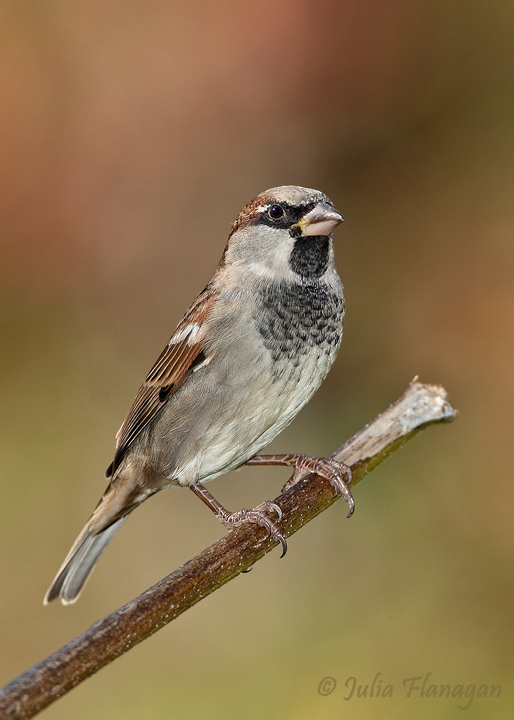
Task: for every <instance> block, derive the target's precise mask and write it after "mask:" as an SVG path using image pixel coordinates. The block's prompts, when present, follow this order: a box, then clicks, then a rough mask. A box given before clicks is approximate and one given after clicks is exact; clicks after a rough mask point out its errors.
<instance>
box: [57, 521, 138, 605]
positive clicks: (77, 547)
mask: <svg viewBox="0 0 514 720" xmlns="http://www.w3.org/2000/svg"><path fill="white" fill-rule="evenodd" d="M126 519H127V515H124V516H123V517H122V518H120V519H119V520H116V522H114V523H112V525H109V527H107V528H105V530H102V531H101V532H99V533H98V534H96V535H93V534H92V533H91V529H90V528H91V525H90V523H88V524H87V525H86V527H85V528H84V529H83V531H82V532H81V533H80V535H79V536H78V538H77V539H76V541H75V543H74V545H73V547H72V548H71V550H70V552H69V553H68V555H67V557H66V560H65V561H64V562H63V564H62V566H61V568H60V570H59V572H58V573H57V575H56V577H55V579H54V581H53V583H52V584H51V585H50V587H49V589H48V592H47V593H46V595H45V599H44V604H45V605H47V604H48V603H49V602H52V600H55V598H57V597H60V598H61V602H62V603H63V605H70V604H71V603H73V602H75V600H77V598H78V596H79V595H80V593H81V591H82V588H83V587H84V585H85V584H86V581H87V579H88V578H89V576H90V575H91V572H92V570H93V568H94V567H95V565H96V563H97V561H98V559H99V557H100V555H101V554H102V552H103V551H104V550H105V548H106V547H107V545H108V544H109V542H110V541H111V540H112V538H113V537H114V536H115V534H116V533H117V532H118V530H119V529H120V527H121V526H122V524H123V523H124V521H125V520H126Z"/></svg>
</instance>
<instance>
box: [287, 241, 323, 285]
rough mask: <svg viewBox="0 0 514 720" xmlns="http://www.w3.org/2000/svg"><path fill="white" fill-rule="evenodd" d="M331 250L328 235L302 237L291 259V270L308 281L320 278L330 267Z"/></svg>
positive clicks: (296, 243)
mask: <svg viewBox="0 0 514 720" xmlns="http://www.w3.org/2000/svg"><path fill="white" fill-rule="evenodd" d="M329 248H330V240H329V237H328V235H311V236H307V237H304V236H303V235H300V237H298V238H297V239H296V242H295V244H294V246H293V250H292V252H291V257H290V258H289V265H290V266H291V270H292V271H293V272H295V273H296V274H297V275H300V277H302V278H304V279H306V280H310V279H316V278H320V277H321V276H322V275H323V274H324V273H325V271H326V269H327V267H328V257H329Z"/></svg>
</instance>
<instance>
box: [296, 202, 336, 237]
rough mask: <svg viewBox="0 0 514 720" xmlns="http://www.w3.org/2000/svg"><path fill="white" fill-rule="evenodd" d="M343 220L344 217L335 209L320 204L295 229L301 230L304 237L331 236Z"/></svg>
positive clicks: (325, 204) (322, 203)
mask: <svg viewBox="0 0 514 720" xmlns="http://www.w3.org/2000/svg"><path fill="white" fill-rule="evenodd" d="M343 220H344V217H343V216H342V215H341V213H340V212H337V210H336V209H335V208H333V207H332V206H331V205H328V204H327V203H324V202H320V203H318V204H317V205H316V207H315V208H313V209H312V210H310V211H309V212H308V213H306V214H305V215H304V216H303V218H302V219H301V220H300V222H298V223H297V224H296V226H295V227H299V228H301V231H302V235H330V233H331V232H332V231H333V230H334V228H336V227H337V226H338V225H339V223H341V222H343Z"/></svg>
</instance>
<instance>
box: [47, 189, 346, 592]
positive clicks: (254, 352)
mask: <svg viewBox="0 0 514 720" xmlns="http://www.w3.org/2000/svg"><path fill="white" fill-rule="evenodd" d="M342 220H343V217H342V215H341V214H340V213H339V212H338V211H337V210H335V209H334V207H333V205H332V203H331V202H330V200H329V199H328V198H327V197H326V195H324V194H323V193H321V192H319V191H317V190H309V189H306V188H302V187H296V186H292V185H291V186H284V187H278V188H273V189H271V190H267V191H266V192H264V193H262V194H261V195H258V196H257V197H256V198H255V199H254V200H252V202H250V203H248V205H246V206H245V207H244V208H243V210H242V211H241V213H240V214H239V216H238V217H237V219H236V221H235V223H234V224H233V226H232V229H231V231H230V234H229V237H228V242H227V245H226V247H225V251H224V253H223V256H222V258H221V261H220V263H219V265H218V268H217V270H216V272H215V273H214V276H213V278H212V280H211V281H210V282H209V284H208V285H207V287H206V288H205V290H203V292H201V293H200V295H199V296H198V297H197V298H196V300H195V301H194V302H193V304H192V305H191V307H190V308H189V310H188V311H187V313H186V314H185V316H184V318H183V319H182V321H181V322H180V323H179V325H178V327H177V329H176V330H175V333H174V335H173V337H172V338H171V340H170V341H169V343H168V344H167V345H166V347H165V349H164V351H163V352H162V354H161V356H160V357H159V359H158V360H157V362H156V363H155V365H154V366H153V368H152V370H151V371H150V373H149V374H148V376H147V378H146V380H145V382H144V383H143V385H142V386H141V388H140V390H139V392H138V394H137V396H136V399H135V401H134V404H133V405H132V408H131V410H130V412H129V414H128V416H127V418H126V420H125V422H124V423H123V425H122V426H121V428H120V430H119V432H118V434H117V436H116V439H117V444H116V453H115V456H114V460H113V462H112V463H111V465H110V466H109V468H108V470H107V472H106V475H107V477H109V478H110V483H109V486H108V488H107V490H106V492H105V494H104V496H103V497H102V499H101V500H100V502H99V504H98V505H97V507H96V509H95V511H94V513H93V515H92V516H91V518H90V520H89V521H88V523H87V524H86V526H85V527H84V529H83V530H82V532H81V533H80V535H79V537H78V538H77V540H76V542H75V544H74V545H73V547H72V548H71V550H70V552H69V554H68V556H67V558H66V560H65V561H64V563H63V565H62V567H61V569H60V570H59V572H58V573H57V576H56V578H55V580H54V581H53V583H52V585H51V586H50V589H49V590H48V592H47V594H46V596H45V600H44V602H45V604H46V603H49V602H51V601H52V600H54V599H55V598H57V597H60V598H61V600H62V602H63V604H69V603H72V602H74V601H75V600H76V599H77V597H78V596H79V593H80V592H81V590H82V588H83V586H84V584H85V582H86V580H87V579H88V577H89V575H90V573H91V571H92V569H93V567H94V566H95V564H96V562H97V560H98V558H99V557H100V554H101V553H102V551H103V550H104V549H105V547H106V546H107V544H108V543H109V542H110V540H111V539H112V538H113V537H114V535H115V533H116V532H117V531H118V530H119V528H120V527H121V525H122V524H123V522H124V521H125V520H126V519H127V517H128V515H129V513H131V512H132V510H134V508H136V507H137V506H138V505H139V504H140V503H142V502H143V501H144V500H146V499H147V498H148V497H150V496H151V495H153V494H154V493H156V492H157V491H159V490H162V489H163V488H169V487H174V486H177V485H182V486H187V487H189V488H190V489H191V490H192V491H193V492H194V493H195V494H196V495H198V496H199V497H200V498H201V499H202V500H203V502H205V503H206V504H207V505H208V507H209V508H210V509H211V510H212V511H213V512H214V513H215V514H216V515H217V517H218V518H219V520H220V521H221V522H222V523H223V524H224V525H225V526H226V527H228V528H232V527H235V526H238V525H240V524H241V523H246V522H253V523H257V524H259V525H262V526H264V527H265V528H266V529H267V530H268V533H269V534H270V535H272V537H273V538H274V539H276V540H278V541H280V542H281V543H282V546H283V552H285V550H286V544H285V539H284V538H283V536H282V535H281V534H280V532H279V530H278V528H277V526H276V525H275V524H274V522H273V520H272V519H271V518H270V517H268V514H276V516H277V518H278V520H280V518H281V514H282V513H281V510H280V508H279V507H278V505H276V504H274V503H270V502H265V503H262V504H261V505H259V506H258V507H256V508H253V509H252V510H239V511H237V512H234V513H230V512H228V511H227V510H225V509H224V508H223V507H222V506H221V505H220V504H219V503H218V502H217V500H215V498H214V497H213V496H212V495H211V493H210V492H209V491H208V490H207V489H206V488H205V486H204V485H203V483H205V482H207V480H212V479H213V478H215V477H217V476H218V475H221V474H222V473H225V472H228V471H229V470H234V469H235V468H237V467H239V466H240V465H243V464H245V463H247V464H252V465H270V464H271V465H288V466H292V467H294V468H295V472H294V475H293V478H292V481H290V483H291V482H295V481H296V480H297V479H298V478H299V477H300V476H301V475H302V474H303V473H305V472H307V471H314V472H317V473H318V474H320V475H323V476H324V477H326V478H327V479H328V480H330V482H331V483H332V484H333V485H334V487H335V488H336V489H337V491H338V492H339V493H341V494H342V495H343V496H344V498H345V500H346V502H348V504H349V506H350V512H349V516H350V515H351V514H352V512H353V507H354V504H353V499H352V496H351V494H350V492H349V490H348V487H347V485H346V483H345V481H344V478H345V477H346V478H348V477H349V470H348V468H346V467H345V466H343V465H341V464H339V463H336V462H335V461H333V460H329V459H325V458H309V457H306V456H303V455H263V456H260V455H256V453H257V452H259V450H261V448H263V447H264V446H265V445H267V444H268V443H269V442H270V441H271V440H273V438H274V437H275V436H276V435H277V434H278V433H279V432H280V431H281V430H283V429H284V428H285V427H286V426H287V425H288V424H289V423H290V422H291V421H292V420H293V418H294V417H295V415H296V414H297V413H298V411H299V410H300V409H301V408H302V407H303V406H304V405H305V403H306V402H307V401H308V400H309V399H310V398H311V396H312V395H313V393H314V392H315V391H316V390H317V388H318V387H319V385H320V384H321V382H322V381H323V379H324V378H325V376H326V374H327V372H328V370H329V368H330V366H331V365H332V363H333V361H334V359H335V356H336V353H337V350H338V348H339V344H340V342H341V335H342V330H343V315H344V297H343V286H342V284H341V280H340V279H339V276H338V274H337V271H336V269H335V266H334V253H333V247H332V231H333V230H334V228H335V227H336V226H337V225H339V223H340V222H341V221H342ZM288 484H289V483H288Z"/></svg>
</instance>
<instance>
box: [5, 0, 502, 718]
mask: <svg viewBox="0 0 514 720" xmlns="http://www.w3.org/2000/svg"><path fill="white" fill-rule="evenodd" d="M0 48H1V50H0V85H1V89H0V97H1V105H0V214H1V218H0V232H1V247H0V301H1V310H0V323H1V330H0V338H1V353H0V363H1V367H0V383H1V386H0V387H1V389H0V393H1V412H0V423H1V429H0V452H1V463H0V484H1V485H0V486H1V492H2V502H1V506H0V563H1V572H2V592H1V611H0V616H1V627H0V638H1V641H0V642H1V653H0V683H1V684H3V682H7V681H8V680H10V679H11V678H12V677H14V676H15V675H17V674H18V673H20V672H22V671H23V670H25V669H26V668H27V667H29V666H30V665H32V664H33V663H35V662H37V661H38V660H40V659H42V658H43V657H44V656H46V655H47V654H49V653H50V652H52V651H53V650H55V649H57V648H58V647H59V646H61V645H62V644H63V643H65V642H66V641H68V640H70V639H71V638H73V637H74V636H75V635H77V634H78V633H80V632H81V631H83V630H84V629H85V628H87V627H88V626H89V625H90V624H91V623H92V622H93V621H95V620H96V619H98V618H100V617H102V616H104V615H106V614H107V613H109V612H111V611H112V610H114V609H115V608H117V607H119V606H120V605H121V604H123V603H124V602H126V601H128V600H130V599H131V598H132V597H134V596H136V595H137V594H139V593H140V592H142V591H143V590H145V589H146V588H147V587H149V586H150V585H151V584H153V583H155V582H156V581H158V580H159V579H160V578H161V577H163V576H164V575H166V574H167V573H168V572H170V571H171V570H173V569H175V568H176V567H178V566H179V565H180V564H182V563H183V562H184V561H186V560H188V559H189V558H191V557H192V556H193V555H194V554H196V553H197V552H198V551H200V550H201V549H203V548H204V547H206V546H207V545H209V544H211V543H212V542H213V541H214V540H216V539H217V538H218V537H220V536H221V535H222V534H223V528H221V526H220V525H219V523H218V522H217V521H216V520H215V518H214V517H212V516H211V514H210V513H209V512H208V511H207V510H206V509H205V508H204V507H203V506H202V504H201V503H199V502H198V500H197V499H196V498H194V496H193V495H192V493H188V492H186V491H180V490H176V491H173V492H169V493H161V494H160V495H158V496H157V499H154V500H152V501H150V502H148V503H145V505H144V506H143V507H141V508H140V509H139V510H138V511H137V512H136V513H134V515H133V516H132V517H131V519H130V521H129V522H128V523H127V524H126V525H125V526H124V527H123V530H122V531H121V532H120V534H119V536H118V537H116V540H115V541H114V542H113V544H112V546H111V547H110V548H109V550H108V552H107V553H106V554H105V556H104V557H103V558H102V561H101V562H100V564H99V566H98V569H97V570H96V572H95V574H94V575H93V577H92V579H91V581H90V583H89V584H88V586H87V589H86V591H85V593H84V595H83V596H82V597H81V599H80V601H79V603H78V604H77V605H74V606H72V607H69V608H63V607H62V606H60V605H58V604H53V605H51V606H50V607H46V608H43V606H42V598H43V595H44V592H45V590H46V589H47V587H48V585H49V583H50V581H51V580H52V578H53V576H54V574H55V572H56V570H57V569H58V567H59V565H60V563H61V562H62V560H63V558H64V556H65V554H66V553H67V551H68V549H69V546H70V545H71V543H72V542H73V540H74V539H75V537H76V535H77V534H78V532H79V530H80V529H81V527H82V525H83V524H84V522H85V521H86V519H87V518H88V516H89V514H90V512H91V511H92V509H93V507H94V505H95V504H96V502H97V501H98V499H99V497H100V495H101V493H102V492H103V490H104V487H105V479H104V477H103V473H104V470H105V468H106V467H107V465H108V464H109V462H110V461H111V459H112V455H113V448H114V435H115V433H116V431H117V429H118V427H119V425H120V424H121V421H122V420H123V418H124V416H125V413H126V412H127V410H128V408H129V406H130V404H131V402H132V399H133V396H134V394H135V392H136V390H137V388H138V386H139V384H140V382H141V381H142V379H143V377H144V376H145V374H146V373H147V371H148V370H149V368H150V366H151V365H152V363H153V362H154V360H155V359H156V357H157V356H158V354H159V353H160V351H161V349H162V347H163V346H164V344H165V343H166V342H167V340H168V338H169V336H170V334H171V332H172V330H173V329H174V327H175V325H176V323H177V322H178V321H179V319H180V317H181V316H182V313H183V312H184V310H185V309H186V307H187V306H188V304H189V303H190V301H191V300H192V299H193V298H194V297H195V295H196V294H197V293H198V292H199V291H200V290H201V289H202V288H203V286H204V285H205V283H206V281H207V280H208V279H209V278H210V276H211V274H212V271H213V269H214V267H215V266H216V264H217V261H218V259H219V257H220V255H221V251H222V248H223V246H224V243H225V239H226V235H227V232H228V229H229V227H230V224H231V222H232V221H233V219H234V218H235V216H236V215H237V213H238V211H239V210H240V208H241V207H242V206H243V204H244V203H245V202H247V201H248V200H250V199H251V198H252V197H253V196H255V195H256V194H257V193H258V192H260V191H262V190H264V189H266V188H268V187H271V186H275V185H281V184H289V183H291V184H300V185H306V186H309V187H316V188H319V189H321V190H323V191H325V192H326V193H327V194H328V195H329V196H330V197H331V198H332V200H333V201H334V203H335V205H336V207H338V208H339V209H340V210H341V211H342V212H343V214H344V215H345V216H346V223H345V224H344V225H343V226H342V228H341V229H339V230H338V231H337V234H336V254H337V263H338V267H339V271H340V274H341V276H342V279H343V282H344V283H345V287H346V295H347V322H346V328H345V337H344V340H343V345H342V349H341V352H340V354H339V357H338V360H337V362H336V365H335V367H334V369H333V370H332V372H331V374H330V376H329V378H328V379H327V381H326V382H325V384H324V386H323V387H322V389H321V390H320V391H319V392H318V393H317V395H316V397H315V398H314V399H313V400H312V402H311V403H310V404H309V406H308V407H307V408H306V409H305V410H304V411H303V412H302V413H301V415H300V416H299V417H298V418H297V420H295V422H294V423H293V425H292V426H291V427H290V428H289V429H288V430H287V431H285V432H284V433H283V434H282V436H280V437H279V438H278V439H277V440H276V441H275V442H274V444H273V446H272V447H273V448H274V449H276V450H277V451H299V452H308V453H317V454H324V453H329V452H331V451H332V450H333V449H335V447H337V446H338V445H339V444H341V442H342V441H344V440H345V439H346V438H347V437H349V436H350V435H351V434H353V433H354V432H355V431H356V430H358V429H359V428H360V427H361V426H362V425H363V424H364V423H365V422H367V421H368V420H369V419H371V418H372V417H373V416H374V415H375V414H376V413H378V412H380V411H381V410H383V409H384V408H385V407H386V406H387V404H388V403H390V402H393V401H394V400H396V398H397V397H398V396H399V395H400V394H401V393H402V392H403V390H404V389H405V387H406V386H407V384H408V382H409V381H410V380H411V378H412V377H413V376H414V375H415V374H419V375H420V379H421V380H422V381H425V382H438V383H442V384H443V385H444V386H445V387H446V388H447V389H448V391H449V392H450V395H451V399H452V402H453V404H454V405H455V407H457V408H459V410H460V411H461V416H460V418H459V420H458V421H457V422H456V423H454V424H453V425H451V426H447V427H437V428H433V429H430V430H428V431H427V432H425V433H423V434H422V435H421V436H420V437H418V438H416V439H415V440H414V441H413V442H411V443H409V445H408V446H407V447H406V448H405V449H404V450H402V452H400V453H398V454H396V455H395V456H394V457H393V458H391V459H390V460H389V461H388V462H387V463H386V464H385V465H384V466H383V467H380V468H379V469H378V470H376V471H375V472H374V473H373V475H372V476H369V477H368V478H367V479H366V481H365V482H363V483H362V484H360V485H359V486H358V488H357V489H356V492H355V499H356V504H357V510H356V513H355V516H354V518H353V519H352V520H351V522H347V521H346V520H345V515H346V511H345V507H343V506H342V504H341V503H338V504H336V505H335V506H334V507H332V508H331V509H330V510H329V511H328V512H326V513H324V514H323V515H322V516H321V517H319V518H318V519H317V520H315V521H314V522H313V523H311V524H310V525H309V526H308V527H306V528H304V529H303V531H302V532H301V533H299V534H298V535H296V536H295V537H294V538H292V539H291V540H290V543H289V554H288V555H287V558H286V559H284V560H281V561H280V562H279V552H278V551H275V552H273V553H272V554H271V555H269V556H268V557H267V558H266V559H264V561H262V562H260V563H259V564H258V565H257V566H256V567H255V568H254V570H253V572H252V573H250V574H249V575H245V576H242V577H240V578H237V579H236V580H235V581H233V582H231V583H229V584H228V585H227V586H225V587H224V588H222V589H221V590H220V591H218V592H217V593H215V594H214V595H213V596H211V597H209V598H207V599H206V600H204V601H203V602H201V603H200V604H199V605H197V606H196V607H194V608H193V609H192V610H190V611H188V612H187V613H186V614H185V615H183V616H182V617H181V618H180V619H179V620H177V621H175V622H174V623H172V625H171V626H169V627H167V628H165V629H164V630H162V631H161V632H159V633H158V634H157V635H156V636H154V637H153V638H151V639H150V640H147V641H146V642H144V643H143V644H142V645H140V646H139V647H137V648H135V649H133V650H132V651H131V652H130V653H128V654H127V655H125V656H124V657H123V658H121V659H119V660H117V661H116V662H115V663H114V664H113V665H112V666H110V667H108V668H106V669H104V670H103V671H102V672H100V673H99V674H98V675H97V676H95V677H94V678H92V679H90V680H88V681H87V682H86V683H84V684H83V685H81V686H80V687H79V688H77V689H75V690H74V691H73V692H71V693H70V694H69V695H68V696H66V697H65V698H63V699H62V700H60V701H59V702H58V703H56V704H55V705H53V706H52V707H51V708H50V709H48V710H47V711H46V715H45V717H48V718H52V719H55V720H63V719H64V718H69V717H73V718H77V719H78V720H82V719H84V720H85V719H86V718H88V719H89V718H93V717H94V718H97V719H98V720H104V719H107V718H109V719H110V720H116V718H124V720H127V719H128V720H131V719H132V718H138V719H140V718H145V719H146V718H169V717H180V718H184V720H189V719H192V718H195V719H196V718H204V717H208V718H228V719H229V720H231V719H232V718H234V719H235V718H240V717H241V716H244V717H247V718H257V717H263V716H264V717H270V718H280V719H281V720H282V719H287V720H289V719H291V720H292V719H293V718H294V720H303V719H304V718H309V719H310V718H313V717H316V718H322V719H325V718H326V719H330V720H332V718H334V719H335V718H341V717H345V718H349V719H350V720H351V719H352V718H359V719H360V718H412V717H413V716H415V717H417V718H434V717H438V718H454V717H458V716H460V713H461V711H460V710H459V709H458V704H459V701H458V700H452V699H444V698H443V699H428V698H420V697H419V696H418V697H412V698H410V699H407V698H406V697H405V689H404V688H403V687H402V680H403V679H404V678H408V677H412V676H419V675H425V673H427V672H432V673H433V674H434V675H433V678H432V679H433V681H434V682H437V683H448V684H450V685H451V686H452V687H453V686H454V685H456V684H459V683H462V684H463V685H464V686H465V687H466V686H467V685H469V684H472V683H476V684H477V685H481V684H482V683H485V684H491V683H501V684H502V687H503V692H502V696H501V698H500V699H489V698H488V699H483V698H482V699H477V698H475V700H474V701H473V702H472V704H471V707H470V709H469V710H468V711H467V712H468V715H469V716H470V717H474V718H490V717H495V718H504V717H505V718H507V717H509V718H510V717H511V713H512V701H513V698H512V669H513V668H512V665H513V662H512V656H513V650H512V647H513V633H512V631H513V615H514V613H513V607H512V606H513V597H512V595H513V589H514V582H513V580H514V576H513V563H512V555H513V544H514V543H513V541H514V531H513V523H512V500H513V492H514V490H513V486H512V470H511V468H512V447H513V439H512V435H513V433H512V408H513V406H514V362H513V345H514V334H513V328H514V322H513V321H514V285H513V280H514V270H513V260H514V244H513V240H512V236H513V231H514V202H513V191H514V92H513V80H512V78H513V74H514V9H513V5H512V3H511V2H508V0H466V1H465V2H464V0H431V1H430V2H428V0H426V1H425V0H418V2H408V1H407V0H340V1H339V2H337V1H335V0H296V1H294V2H293V1H292V0H274V2H270V1H268V0H264V1H263V2H262V1H261V2H259V3H252V2H248V0H242V1H241V0H239V1H236V0H221V1H220V2H217V3H210V2H207V0H203V1H202V2H196V3H190V2H183V1H176V2H172V3H170V2H166V1H165V0H144V1H143V0H123V1H121V0H118V1H116V0H110V1H107V2H105V1H104V2H100V0H78V2H73V3H66V2H62V1H59V0H48V1H43V0H40V1H39V2H34V1H33V0H32V1H31V2H29V1H28V0H4V1H3V2H2V4H1V5H0ZM286 477H287V475H286V474H284V473H283V472H281V471H280V470H277V469H269V470H268V469H261V468H253V469H250V468H248V469H246V470H243V471H241V472H239V473H238V474H237V475H236V474H231V475H229V476H226V477H224V478H220V479H218V480H217V481H216V482H215V483H213V484H212V486H211V490H212V492H214V494H215V496H216V497H218V498H219V499H220V501H222V502H223V503H224V504H225V505H226V506H227V507H229V508H232V509H236V508H239V507H251V506H252V505H254V504H256V503H258V502H260V501H261V500H264V499H272V498H273V497H275V496H276V495H277V494H278V490H279V488H280V487H281V483H282V481H283V480H284V479H285V478H286ZM377 672H381V673H382V678H383V685H385V684H386V683H390V684H392V685H393V686H394V694H393V697H392V698H388V699H386V698H373V699H372V698H369V697H368V698H366V699H362V698H361V699H357V698H353V699H352V700H351V701H345V700H344V697H345V696H346V695H347V691H346V690H345V689H344V682H345V680H346V679H347V678H348V677H350V676H354V677H356V678H357V682H358V683H359V684H366V683H371V681H372V680H373V677H374V676H375V674H376V673H377ZM325 676H331V677H334V678H336V679H337V681H338V683H339V684H338V687H337V688H336V690H335V691H334V692H333V693H332V694H331V695H330V696H328V697H321V696H320V695H319V694H318V692H317V688H318V684H319V682H320V680H321V679H322V678H323V677H325ZM460 704H461V705H462V702H461V703H460Z"/></svg>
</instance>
